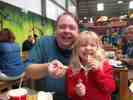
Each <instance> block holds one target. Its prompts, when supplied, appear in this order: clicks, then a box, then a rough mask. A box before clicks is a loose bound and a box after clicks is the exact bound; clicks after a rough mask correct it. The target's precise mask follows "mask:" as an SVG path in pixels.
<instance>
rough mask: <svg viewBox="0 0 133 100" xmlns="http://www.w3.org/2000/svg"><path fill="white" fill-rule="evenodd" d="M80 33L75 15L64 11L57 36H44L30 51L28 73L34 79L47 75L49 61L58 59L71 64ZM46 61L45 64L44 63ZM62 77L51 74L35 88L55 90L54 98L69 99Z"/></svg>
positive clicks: (60, 18) (58, 22) (56, 99)
mask: <svg viewBox="0 0 133 100" xmlns="http://www.w3.org/2000/svg"><path fill="white" fill-rule="evenodd" d="M78 35H79V28H78V23H77V21H76V19H75V18H74V16H73V15H71V14H70V13H64V14H63V15H61V16H59V18H58V19H57V26H56V36H55V37H54V36H52V37H43V38H41V39H40V40H38V42H37V43H36V45H35V46H34V48H33V49H32V50H31V52H30V57H29V58H30V61H31V62H32V63H39V64H29V66H28V68H27V73H29V74H30V76H31V77H32V78H34V79H37V78H40V77H42V76H44V75H45V74H46V75H47V69H48V68H47V65H48V64H47V63H49V62H50V61H52V60H54V59H58V60H59V61H60V62H62V63H63V64H64V65H67V64H69V60H70V56H71V49H72V45H73V43H74V42H75V39H76V38H77V36H78ZM43 63H44V64H43ZM64 79H65V77H64V78H62V79H53V78H52V77H50V76H48V75H47V76H45V77H44V78H42V79H40V80H37V81H36V83H35V88H36V89H37V90H42V91H51V92H55V94H54V100H67V96H66V93H65V92H66V90H65V84H64V83H65V82H64Z"/></svg>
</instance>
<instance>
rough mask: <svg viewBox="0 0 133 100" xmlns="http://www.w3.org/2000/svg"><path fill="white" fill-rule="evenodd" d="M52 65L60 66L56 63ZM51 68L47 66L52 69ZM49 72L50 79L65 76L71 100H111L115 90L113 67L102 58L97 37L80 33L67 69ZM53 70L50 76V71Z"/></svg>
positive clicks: (55, 68) (90, 33) (61, 68)
mask: <svg viewBox="0 0 133 100" xmlns="http://www.w3.org/2000/svg"><path fill="white" fill-rule="evenodd" d="M52 64H53V65H55V66H57V65H58V66H62V65H61V63H60V62H59V61H53V62H52ZM52 64H50V66H52ZM55 66H54V68H53V69H54V70H53V69H52V67H48V68H49V72H50V74H51V75H52V76H54V77H55V76H56V78H57V77H59V76H62V75H63V73H65V75H66V86H67V87H66V88H67V93H68V97H69V99H70V100H111V95H112V92H113V91H114V90H115V82H114V80H113V73H112V66H111V65H109V63H108V61H107V60H106V59H105V57H104V50H103V49H102V46H101V41H100V40H99V38H98V36H97V35H96V33H94V32H91V31H87V32H82V33H81V34H80V36H79V37H78V39H77V41H76V43H75V44H74V46H73V54H72V60H71V64H70V66H69V67H68V68H67V70H66V71H64V70H63V67H60V68H59V67H55ZM51 69H52V70H53V72H52V71H51Z"/></svg>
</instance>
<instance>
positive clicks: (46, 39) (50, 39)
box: [39, 36, 55, 44]
mask: <svg viewBox="0 0 133 100" xmlns="http://www.w3.org/2000/svg"><path fill="white" fill-rule="evenodd" d="M54 41H55V37H54V36H43V37H41V38H40V39H39V42H41V43H43V44H45V43H46V44H47V43H48V44H50V43H52V42H54Z"/></svg>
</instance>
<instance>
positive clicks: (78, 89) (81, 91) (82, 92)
mask: <svg viewBox="0 0 133 100" xmlns="http://www.w3.org/2000/svg"><path fill="white" fill-rule="evenodd" d="M75 88H76V89H75V90H76V93H77V95H78V96H85V94H86V88H85V85H84V84H83V83H82V81H81V80H79V82H78V84H77V85H76V87H75Z"/></svg>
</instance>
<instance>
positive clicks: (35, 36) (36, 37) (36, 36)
mask: <svg viewBox="0 0 133 100" xmlns="http://www.w3.org/2000/svg"><path fill="white" fill-rule="evenodd" d="M33 37H34V44H35V43H36V42H37V40H38V35H36V34H33Z"/></svg>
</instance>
